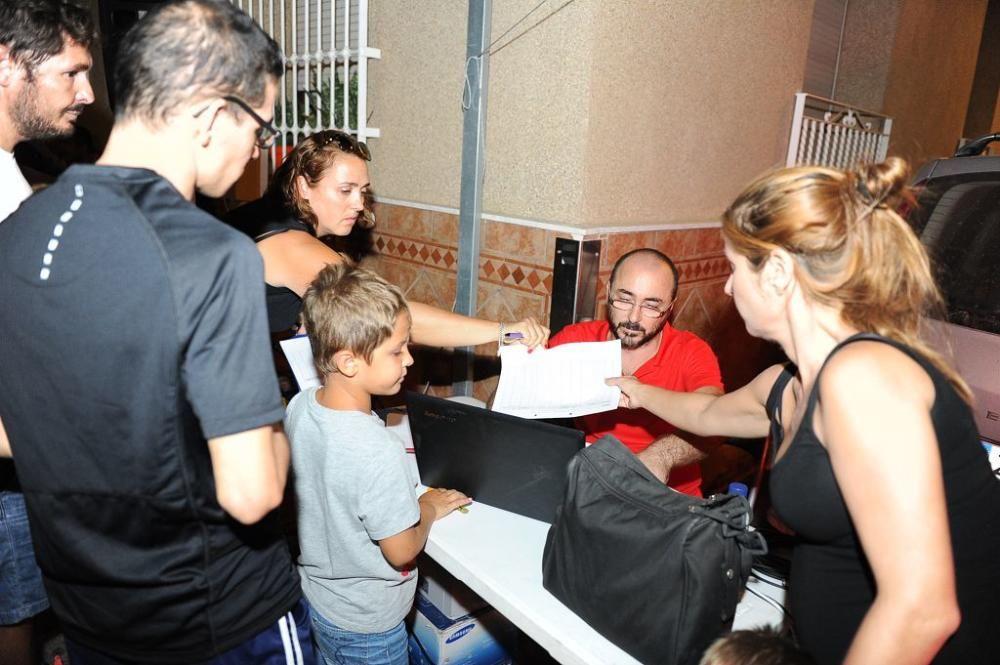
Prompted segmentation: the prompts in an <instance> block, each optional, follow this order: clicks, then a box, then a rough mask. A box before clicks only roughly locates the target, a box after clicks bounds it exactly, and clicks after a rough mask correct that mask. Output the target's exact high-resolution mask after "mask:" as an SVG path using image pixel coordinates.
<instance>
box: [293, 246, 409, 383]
mask: <svg viewBox="0 0 1000 665" xmlns="http://www.w3.org/2000/svg"><path fill="white" fill-rule="evenodd" d="M404 312H409V309H408V308H407V306H406V300H405V299H404V298H403V294H402V293H401V292H400V290H399V289H398V288H396V287H395V286H393V285H392V284H390V283H389V282H387V281H385V280H384V279H382V278H381V277H379V276H378V275H376V274H375V273H373V272H370V271H368V270H364V269H362V268H359V267H357V266H356V265H354V264H353V263H349V262H347V261H345V262H343V263H337V264H331V265H328V266H327V267H325V268H323V270H321V271H320V273H319V275H317V276H316V279H314V280H313V282H312V284H310V285H309V288H308V289H307V290H306V293H305V296H304V297H303V298H302V317H303V320H304V321H305V324H306V330H307V331H308V333H309V344H310V345H311V346H312V352H313V357H314V358H315V361H316V367H317V368H318V369H319V371H320V372H321V373H323V374H324V375H326V374H333V373H336V372H337V366H336V364H335V363H334V362H333V356H334V355H335V354H336V353H337V352H338V351H344V350H346V351H350V352H351V353H354V354H355V355H358V356H361V357H362V358H364V359H365V362H371V359H372V354H373V353H374V351H375V349H376V348H377V347H378V346H379V344H381V343H382V342H384V341H385V340H387V339H389V337H391V336H392V330H393V328H394V327H395V325H396V319H398V318H399V316H400V314H403V313H404Z"/></svg>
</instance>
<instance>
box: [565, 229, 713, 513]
mask: <svg viewBox="0 0 1000 665" xmlns="http://www.w3.org/2000/svg"><path fill="white" fill-rule="evenodd" d="M677 277H678V273H677V267H676V266H674V264H673V261H671V260H670V259H669V258H668V257H667V256H666V255H665V254H662V253H661V252H658V251H656V250H655V249H637V250H633V251H631V252H628V253H627V254H625V255H623V256H622V257H621V258H619V259H618V261H617V263H615V266H614V268H613V269H612V270H611V280H610V281H609V283H608V318H607V320H606V321H588V322H585V323H575V324H573V325H570V326H566V327H565V328H563V329H562V330H561V331H560V332H559V333H558V334H557V335H555V336H554V337H553V338H552V339H551V340H549V346H550V347H553V346H558V345H560V344H569V343H572V342H602V341H606V340H614V339H618V340H621V343H622V374H625V375H633V376H635V377H636V378H637V379H639V380H640V381H642V382H643V383H648V384H651V385H655V386H659V387H661V388H666V389H667V390H678V391H684V392H701V393H708V394H710V395H721V394H722V391H723V389H722V377H721V375H720V373H719V361H718V360H717V359H716V357H715V354H714V353H713V352H712V349H711V348H710V347H709V346H708V344H706V343H705V341H704V340H702V339H701V338H699V337H697V336H696V335H694V334H692V333H689V332H687V331H684V330H677V329H675V328H674V327H673V326H671V325H670V322H669V321H668V319H669V318H670V317H669V314H670V310H671V309H672V308H673V306H674V300H675V299H676V298H677ZM576 426H577V427H579V428H580V429H582V430H583V431H584V432H586V434H587V442H588V443H593V442H594V441H596V440H597V439H599V438H601V437H602V436H604V435H605V434H612V435H614V436H615V437H616V438H617V439H618V440H619V441H621V442H622V443H624V444H625V445H626V446H628V448H629V449H630V450H631V451H632V452H633V453H636V454H637V455H638V457H639V459H641V460H642V461H643V462H644V463H645V464H646V466H648V467H649V468H650V470H651V471H653V473H654V474H656V475H657V476H658V477H659V478H661V479H665V480H667V482H668V484H669V485H670V486H671V487H673V488H674V489H676V490H678V491H680V492H684V493H686V494H691V495H693V496H701V468H700V467H699V465H698V463H699V462H700V461H701V460H702V459H704V458H705V457H706V455H707V453H708V452H709V451H711V450H712V449H713V448H715V447H716V446H717V445H718V440H717V439H703V438H699V437H695V436H693V435H689V434H683V438H682V437H681V436H678V434H677V433H676V428H675V427H674V426H673V425H671V424H670V423H668V422H666V421H664V420H661V419H660V418H657V417H656V416H654V415H653V414H651V413H649V412H648V411H646V410H644V409H621V408H620V409H616V410H615V411H605V412H604V413H595V414H591V415H588V416H581V417H579V418H577V419H576Z"/></svg>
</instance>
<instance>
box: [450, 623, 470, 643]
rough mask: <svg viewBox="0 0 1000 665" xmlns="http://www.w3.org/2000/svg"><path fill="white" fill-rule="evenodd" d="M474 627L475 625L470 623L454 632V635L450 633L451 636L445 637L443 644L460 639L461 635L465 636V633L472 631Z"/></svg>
mask: <svg viewBox="0 0 1000 665" xmlns="http://www.w3.org/2000/svg"><path fill="white" fill-rule="evenodd" d="M475 627H476V624H474V623H470V624H469V625H468V626H466V627H465V628H462V629H461V630H459V631H458V632H457V633H455V634H454V635H452V636H451V637H449V638H448V639H446V640H445V641H444V643H445V644H451V643H452V642H457V641H458V640H460V639H462V638H463V637H465V636H466V635H468V634H469V633H470V632H471V631H472V629H473V628H475Z"/></svg>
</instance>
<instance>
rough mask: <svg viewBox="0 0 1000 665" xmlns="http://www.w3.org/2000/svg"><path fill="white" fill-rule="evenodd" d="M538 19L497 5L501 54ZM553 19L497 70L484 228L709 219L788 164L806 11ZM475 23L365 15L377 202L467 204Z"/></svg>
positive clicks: (454, 13)
mask: <svg viewBox="0 0 1000 665" xmlns="http://www.w3.org/2000/svg"><path fill="white" fill-rule="evenodd" d="M537 4H538V3H537V1H536V0H504V1H503V2H494V3H493V28H492V39H496V38H497V37H499V36H500V35H501V33H503V32H504V31H505V30H506V29H507V28H509V27H510V26H511V25H513V24H514V23H515V22H516V21H517V20H518V19H519V18H520V17H521V16H523V15H524V14H526V13H528V12H529V11H530V10H531V9H533V8H535V7H536V6H537ZM550 4H551V3H550ZM559 6H561V5H553V6H552V7H549V6H548V5H546V6H544V7H542V8H541V9H539V10H538V11H536V12H535V13H534V14H532V15H531V17H529V18H528V19H527V20H526V21H524V23H522V24H521V25H520V26H518V27H517V28H515V29H514V31H513V32H512V33H511V34H510V35H508V36H507V37H506V38H504V40H502V41H501V42H500V43H499V44H498V45H497V46H498V47H499V46H502V47H503V48H502V49H500V50H499V51H498V52H496V53H495V54H494V56H493V57H492V58H491V62H490V84H489V86H490V87H489V98H488V116H487V126H486V129H487V143H486V159H487V167H486V181H485V189H484V210H485V211H486V212H490V213H495V214H501V215H507V216H512V217H518V218H526V219H532V220H540V221H549V222H555V223H560V224H569V225H573V226H577V227H582V228H593V227H605V226H631V225H636V224H647V223H660V224H662V223H675V222H689V221H705V220H710V219H714V218H715V217H716V216H717V215H718V214H719V212H721V210H722V209H723V208H724V206H725V204H726V203H727V202H728V200H729V199H731V198H732V196H733V195H734V194H735V193H736V192H737V191H738V189H739V188H740V187H741V186H742V185H743V184H745V183H746V182H747V181H748V180H749V179H750V178H751V177H752V176H753V175H755V174H756V173H758V172H760V171H762V170H764V169H766V168H768V167H771V166H773V165H775V164H777V163H778V162H779V161H780V160H781V157H782V155H783V152H784V150H785V145H786V142H787V137H788V123H789V120H790V117H791V106H792V94H793V93H794V92H796V91H797V90H798V89H799V87H800V85H801V82H802V77H803V73H804V66H805V64H804V60H805V52H806V46H807V41H808V36H809V22H810V19H811V16H812V2H811V1H799V0H780V1H779V0H769V1H768V2H736V1H734V0H712V1H708V2H706V1H705V0H672V1H671V2H650V1H647V0H619V1H617V2H602V1H601V0H576V2H574V3H572V4H570V5H568V6H566V7H564V8H563V9H561V10H560V11H558V12H557V13H556V14H554V15H552V16H551V17H550V18H548V19H546V20H544V21H543V22H540V23H539V20H540V19H542V18H545V16H546V15H547V14H549V13H551V11H552V10H553V9H555V8H558V7H559ZM466 7H467V5H466V2H465V1H464V0H437V1H435V2H416V1H415V0H375V1H374V2H372V3H371V26H372V27H371V33H372V36H373V44H374V45H375V46H376V47H378V48H380V49H382V53H383V57H382V60H381V61H373V62H372V64H371V69H370V97H369V99H370V109H371V110H372V118H371V121H370V124H371V125H372V126H375V127H378V128H380V129H381V131H382V138H380V139H375V140H373V141H372V146H373V153H374V157H375V160H374V164H373V168H372V177H373V183H374V185H375V189H376V191H377V192H378V193H379V194H380V195H381V196H383V197H388V198H393V199H401V200H406V201H415V202H421V203H429V204H436V205H442V206H449V207H457V206H458V201H459V178H460V166H461V136H462V116H461V107H460V102H461V92H462V80H463V79H462V75H463V64H464V59H465V46H464V45H465V38H466V20H467V19H466ZM536 24H537V25H536ZM526 28H531V30H530V31H528V32H527V33H526V34H525V35H523V36H521V37H519V38H518V39H517V40H516V41H513V42H512V43H510V44H509V45H505V44H506V42H508V41H509V40H510V38H511V37H514V36H516V35H518V34H519V33H521V32H523V31H524V30H525V29H526Z"/></svg>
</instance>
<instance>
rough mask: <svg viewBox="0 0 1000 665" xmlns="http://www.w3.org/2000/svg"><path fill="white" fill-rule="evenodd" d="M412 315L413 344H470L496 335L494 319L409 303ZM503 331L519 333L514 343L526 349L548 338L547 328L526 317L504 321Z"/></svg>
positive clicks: (484, 341) (497, 332)
mask: <svg viewBox="0 0 1000 665" xmlns="http://www.w3.org/2000/svg"><path fill="white" fill-rule="evenodd" d="M409 305H410V313H411V314H412V315H413V330H412V331H411V336H412V337H413V341H414V342H415V343H417V344H426V345H428V346H474V345H476V344H486V343H488V342H495V341H497V339H498V338H499V336H500V324H499V323H498V322H496V321H487V320H485V319H473V318H471V317H468V316H463V315H461V314H455V313H454V312H449V311H447V310H444V309H438V308H437V307H431V306H430V305H425V304H423V303H419V302H413V301H410V302H409ZM504 330H505V331H506V332H516V333H520V334H521V335H522V338H521V339H520V340H517V341H518V343H521V344H524V345H526V346H527V347H528V348H535V347H536V346H541V345H543V344H545V342H546V341H547V340H548V338H549V329H548V328H546V327H545V326H543V325H541V324H540V323H538V322H537V321H535V319H533V318H531V317H528V318H526V319H524V320H522V321H518V322H516V323H505V324H504Z"/></svg>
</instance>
